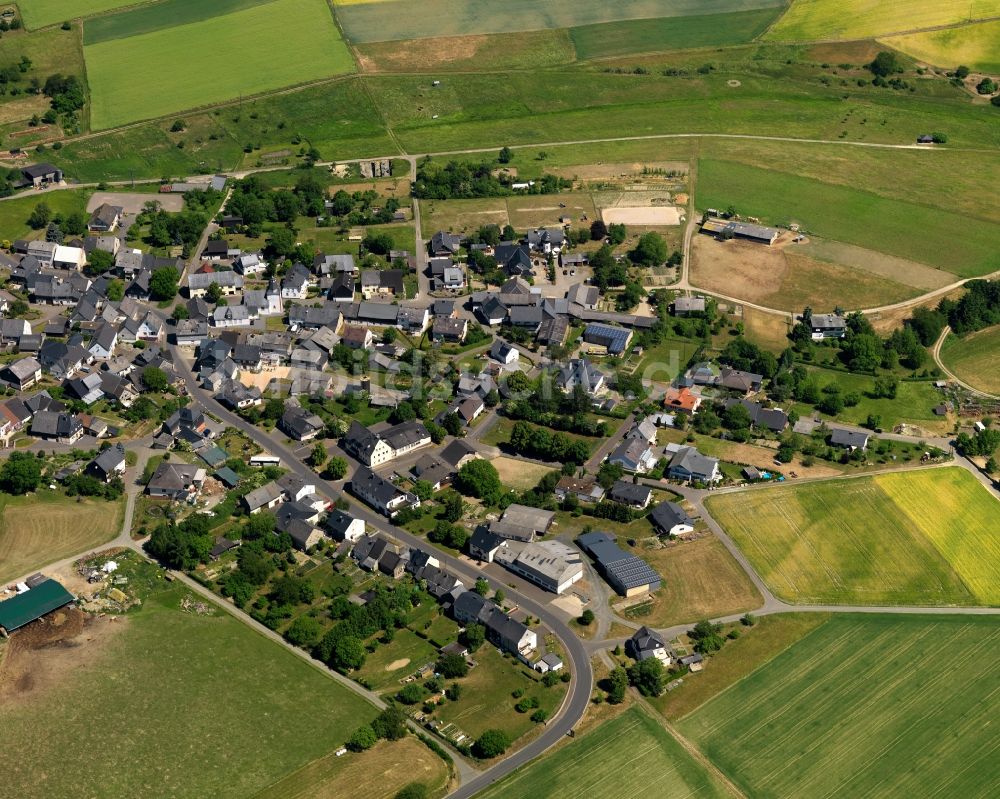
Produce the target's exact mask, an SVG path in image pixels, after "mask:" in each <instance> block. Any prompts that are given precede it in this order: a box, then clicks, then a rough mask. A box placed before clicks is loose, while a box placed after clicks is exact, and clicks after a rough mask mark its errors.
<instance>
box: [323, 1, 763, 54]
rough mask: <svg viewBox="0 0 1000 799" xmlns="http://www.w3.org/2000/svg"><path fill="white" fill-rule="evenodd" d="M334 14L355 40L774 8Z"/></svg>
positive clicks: (371, 6) (552, 4)
mask: <svg viewBox="0 0 1000 799" xmlns="http://www.w3.org/2000/svg"><path fill="white" fill-rule="evenodd" d="M334 5H335V7H336V10H337V18H338V19H339V20H340V24H341V26H342V28H343V29H344V33H345V34H346V35H347V38H348V39H350V40H351V41H352V42H354V43H361V42H384V41H391V40H394V39H424V38H430V37H440V36H463V35H468V34H482V33H515V32H518V31H524V30H542V29H546V28H572V27H577V26H581V25H594V24H598V23H603V22H618V21H620V20H626V19H652V18H658V17H682V16H691V15H705V14H723V13H726V12H730V11H746V10H749V9H758V8H773V7H774V6H775V0H620V1H619V2H617V3H607V2H605V0H546V3H545V9H544V13H540V9H539V6H538V0H508V2H506V3H494V2H490V0H375V2H356V0H335V3H334Z"/></svg>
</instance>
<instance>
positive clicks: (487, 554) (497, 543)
mask: <svg viewBox="0 0 1000 799" xmlns="http://www.w3.org/2000/svg"><path fill="white" fill-rule="evenodd" d="M506 541H507V539H506V538H504V537H503V536H500V535H497V534H496V533H492V532H490V530H489V528H488V527H487V526H486V525H485V524H481V525H479V526H478V527H477V528H476V529H475V531H474V532H473V533H472V535H471V536H470V537H469V554H470V555H472V557H474V558H476V560H481V561H484V562H485V563H492V562H493V559H494V558H495V557H496V554H497V552H499V551H500V548H501V547H502V546H503V545H504V544H505V543H506Z"/></svg>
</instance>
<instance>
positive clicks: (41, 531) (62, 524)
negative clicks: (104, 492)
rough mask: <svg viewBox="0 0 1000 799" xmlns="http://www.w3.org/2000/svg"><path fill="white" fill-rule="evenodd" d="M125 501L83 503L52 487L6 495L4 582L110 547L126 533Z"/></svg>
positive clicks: (1, 521)
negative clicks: (112, 540)
mask: <svg viewBox="0 0 1000 799" xmlns="http://www.w3.org/2000/svg"><path fill="white" fill-rule="evenodd" d="M124 502H125V500H124V499H121V500H119V501H118V502H115V503H111V502H105V501H103V500H95V499H81V500H80V501H77V498H76V497H67V496H65V495H64V494H63V493H61V492H58V491H49V490H48V489H41V490H39V491H38V492H36V493H35V494H33V495H31V496H24V497H13V496H9V495H7V494H3V495H0V514H2V515H0V583H5V582H6V581H7V580H11V579H13V578H15V577H21V576H22V575H24V574H26V573H27V572H30V571H31V570H32V569H40V568H42V567H43V566H46V565H48V564H50V563H54V562H55V561H57V560H61V559H62V558H67V557H70V556H72V555H76V554H77V553H80V552H85V551H87V550H88V549H91V548H93V547H98V546H100V545H101V544H105V543H107V542H108V541H110V540H111V539H113V538H114V537H115V536H117V535H118V532H119V531H120V530H121V525H122V514H123V512H124Z"/></svg>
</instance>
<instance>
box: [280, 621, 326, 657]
mask: <svg viewBox="0 0 1000 799" xmlns="http://www.w3.org/2000/svg"><path fill="white" fill-rule="evenodd" d="M322 631H323V628H322V627H321V626H320V623H319V619H316V618H313V617H312V616H299V618H297V619H296V620H295V621H293V622H292V623H291V625H290V626H289V627H288V629H287V630H285V638H286V639H287V640H288V642H289V643H290V644H293V645H294V646H300V647H302V648H303V649H310V648H312V647H314V646H316V644H317V643H319V639H320V635H321V633H322Z"/></svg>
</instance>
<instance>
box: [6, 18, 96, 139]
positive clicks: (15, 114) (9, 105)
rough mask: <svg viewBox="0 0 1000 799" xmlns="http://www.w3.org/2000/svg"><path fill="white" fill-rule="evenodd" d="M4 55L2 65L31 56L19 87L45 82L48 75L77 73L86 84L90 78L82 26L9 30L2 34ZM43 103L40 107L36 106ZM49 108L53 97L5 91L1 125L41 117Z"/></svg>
mask: <svg viewBox="0 0 1000 799" xmlns="http://www.w3.org/2000/svg"><path fill="white" fill-rule="evenodd" d="M0 49H2V55H0V66H2V67H7V66H13V65H15V64H18V63H20V61H21V59H22V58H24V57H25V56H27V57H28V58H29V59H31V68H30V69H29V70H28V72H27V73H24V74H22V75H20V78H21V82H20V86H21V88H22V89H27V88H28V86H29V83H28V82H29V81H31V80H32V79H35V80H38V82H39V84H41V85H44V84H45V81H46V79H47V78H48V77H49V75H52V74H53V73H56V72H58V73H60V74H62V75H75V76H76V77H77V78H78V79H79V80H80V81H81V82H82V83H84V84H86V81H87V78H86V75H85V70H84V66H83V47H82V46H81V44H80V26H79V25H73V27H72V28H71V29H70V30H68V31H64V30H62V28H51V29H49V30H43V31H31V32H28V31H24V30H21V31H8V32H7V33H4V34H3V47H2V48H0ZM39 104H40V108H38V107H36V106H38V105H39ZM49 107H50V100H49V98H48V97H46V96H45V95H35V94H30V93H27V92H26V93H23V94H20V95H17V96H15V95H13V94H10V93H9V92H5V93H4V94H3V95H0V124H2V123H4V122H12V121H15V120H27V119H31V116H32V115H33V114H35V113H37V114H38V115H39V116H42V115H43V114H44V113H45V112H46V111H48V109H49Z"/></svg>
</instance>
